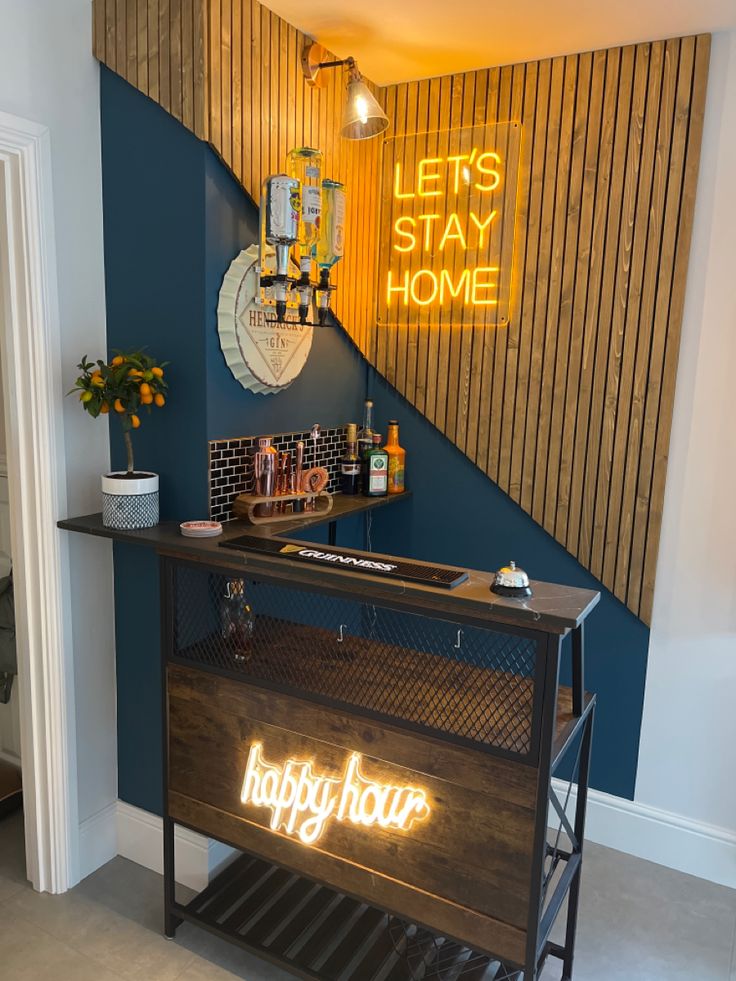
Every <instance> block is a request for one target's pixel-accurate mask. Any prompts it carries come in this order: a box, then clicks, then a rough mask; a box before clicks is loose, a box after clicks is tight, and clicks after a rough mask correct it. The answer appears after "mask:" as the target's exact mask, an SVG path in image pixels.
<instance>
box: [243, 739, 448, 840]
mask: <svg viewBox="0 0 736 981" xmlns="http://www.w3.org/2000/svg"><path fill="white" fill-rule="evenodd" d="M240 800H241V802H242V803H243V804H253V805H255V806H256V807H266V808H269V809H270V811H271V818H270V822H269V826H270V828H271V830H272V831H281V832H283V833H285V834H287V835H293V836H295V837H297V838H299V840H300V841H302V842H303V843H304V844H305V845H313V844H314V843H315V842H316V841H318V840H319V839H320V838H321V836H322V834H323V833H324V831H325V828H326V827H327V825H328V823H329V822H330V821H333V820H334V821H343V822H348V823H351V824H355V825H359V826H362V827H364V828H371V827H380V828H385V829H395V830H397V831H409V830H411V828H412V826H413V825H414V824H415V823H416V822H418V821H423V820H425V819H426V818H428V817H429V814H430V807H429V804H428V803H427V796H426V793H425V792H424V791H423V790H420V789H418V788H416V787H410V786H401V785H399V786H394V785H391V784H385V783H380V782H377V781H375V780H372V779H370V778H369V777H367V776H366V775H365V773H364V772H363V769H362V756H361V754H360V753H351V754H350V756H349V757H348V759H347V762H346V764H345V768H344V770H343V772H342V774H341V775H340V776H338V777H328V776H326V775H324V774H321V773H319V772H316V771H315V769H314V767H313V764H312V763H311V762H306V761H299V760H295V759H287V760H285V761H284V763H283V764H282V765H280V766H279V765H277V764H274V763H267V762H266V760H265V759H264V758H263V746H262V744H261V743H253V744H252V745H251V747H250V751H249V753H248V762H247V765H246V769H245V777H244V779H243V787H242V791H241V795H240Z"/></svg>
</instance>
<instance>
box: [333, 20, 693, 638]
mask: <svg viewBox="0 0 736 981" xmlns="http://www.w3.org/2000/svg"><path fill="white" fill-rule="evenodd" d="M709 46H710V39H709V37H708V36H699V37H697V38H696V37H690V38H683V39H675V40H671V41H667V42H654V43H647V44H640V45H632V46H628V47H625V48H614V49H611V50H609V51H599V52H595V53H592V54H591V53H588V54H581V55H571V56H568V57H564V58H555V59H552V60H551V61H543V62H538V63H532V64H528V65H524V66H514V67H513V68H510V69H509V68H505V69H500V70H499V69H493V70H490V71H480V72H471V73H467V74H466V75H457V76H452V77H450V78H447V79H439V80H431V81H430V86H431V84H432V82H435V83H438V84H439V92H440V97H439V109H437V108H435V109H434V113H433V115H434V118H433V119H432V118H430V120H429V125H425V126H424V129H425V130H426V129H428V130H432V129H437V128H440V127H446V126H448V125H449V126H451V127H453V126H459V125H465V124H468V123H470V122H475V123H482V122H487V123H493V122H505V121H513V120H520V121H521V123H522V128H523V139H522V152H521V163H520V172H519V198H518V200H517V226H516V238H515V275H516V280H515V289H514V298H513V309H512V315H511V322H510V324H509V326H508V327H507V328H489V327H488V326H484V327H483V326H481V327H478V326H477V325H473V324H467V323H466V324H464V325H463V327H462V329H461V330H459V331H458V330H444V331H443V330H442V327H441V321H440V328H439V331H438V337H437V340H436V341H433V340H432V328H431V327H430V328H429V339H430V340H429V348H428V351H429V354H428V363H427V372H428V379H429V378H432V379H434V378H436V383H434V382H433V381H429V382H428V384H427V385H426V386H425V387H424V388H423V389H422V388H421V386H419V385H416V384H413V381H414V379H413V378H412V375H411V374H410V373H408V372H406V371H402V370H401V366H402V365H404V364H405V363H406V359H407V358H408V359H409V360H410V359H411V357H412V356H413V353H414V352H415V350H416V352H417V353H418V352H419V351H421V350H422V343H421V337H422V329H423V328H422V322H421V320H420V321H419V337H420V344H419V346H417V344H416V341H415V339H414V334H413V332H412V330H409V329H404V330H401V329H400V330H399V331H398V332H396V331H395V329H394V332H393V333H392V329H391V328H386V329H385V331H384V330H382V331H381V332H380V333H379V335H378V337H377V339H376V343H377V357H376V361H375V363H376V365H377V367H378V369H379V370H380V371H382V372H383V373H384V374H386V376H387V377H388V378H389V380H391V381H392V382H393V383H394V384H395V385H396V387H397V388H398V389H399V391H400V392H401V393H402V394H403V395H405V396H406V398H407V399H409V400H410V401H411V402H412V403H413V404H414V405H416V407H417V408H419V409H420V410H421V411H422V412H424V414H425V415H426V416H427V418H428V419H430V420H431V421H432V422H433V423H434V424H435V425H436V426H437V427H438V428H439V429H440V430H441V431H442V432H444V433H445V435H446V436H447V437H448V438H449V439H451V440H452V441H453V442H455V443H456V445H457V446H458V447H459V448H460V449H461V450H463V451H464V452H465V453H466V454H467V455H468V456H469V457H470V459H471V460H473V461H474V462H475V463H476V464H477V465H478V466H479V467H480V468H481V469H482V470H484V471H485V473H487V474H488V476H489V477H490V478H491V479H493V480H494V481H496V482H497V483H498V484H499V486H500V487H501V488H502V489H503V490H505V491H506V492H507V493H508V494H509V495H510V496H511V497H512V498H513V499H514V500H515V501H517V502H518V503H519V504H520V505H521V506H522V507H523V508H524V509H525V510H526V511H527V512H528V513H529V514H531V516H532V517H533V518H534V519H535V520H536V521H537V522H538V523H539V524H540V525H541V526H542V527H544V528H545V529H546V530H547V531H548V532H549V533H550V534H552V535H554V536H555V538H556V539H557V540H558V541H559V542H560V543H561V544H563V545H564V546H565V547H566V548H567V549H568V550H569V551H570V552H571V553H572V554H573V555H575V556H576V557H577V558H578V559H579V561H580V562H581V563H582V564H583V565H584V566H585V567H586V568H588V569H590V571H591V572H592V573H593V574H594V575H595V576H596V577H597V578H599V579H600V580H601V582H603V584H604V585H605V586H607V587H608V589H610V590H611V591H612V592H613V593H614V594H615V595H616V596H617V597H618V598H619V599H620V600H621V601H622V602H624V603H626V604H627V605H628V606H629V608H630V609H631V610H632V611H633V612H634V613H636V614H637V616H639V617H641V618H642V619H643V620H645V621H647V622H648V621H649V618H650V616H651V609H652V598H653V587H654V574H655V570H656V561H657V549H658V543H659V532H660V525H661V514H662V503H663V498H664V481H665V476H666V462H667V447H668V443H669V432H670V427H671V421H672V406H673V399H674V385H675V376H676V369H677V354H678V347H679V333H680V326H681V319H682V304H683V299H684V284H685V279H686V270H687V260H688V251H689V240H690V230H691V225H692V215H693V210H694V195H695V187H696V180H697V168H698V160H699V152H700V137H701V130H702V120H703V112H704V104H705V88H706V82H707V74H708V53H709ZM443 84H444V86H445V87H444V90H443ZM423 85H426V83H424V82H423V83H409V84H406V83H404V84H402V85H397V86H390V87H388V88H387V89H386V90H384V92H383V100H384V104H385V105H386V106H387V107H390V108H389V111H391V109H393V114H394V131H395V132H396V133H401V132H406V133H411V132H417V131H421V130H422V126H423V119H424V116H423V114H422V111H421V110H420V109H419V107H418V101H417V100H418V98H419V95H420V93H421V87H422V86H423ZM484 88H485V91H486V101H485V115H479V113H478V105H479V98H480V92H481V91H482V90H483V89H484ZM443 91H444V95H445V101H444V103H443V100H442V93H443ZM437 105H438V102H437V101H435V103H434V106H435V107H436V106H437ZM387 146H388V144H387ZM441 152H442V150H441V147H440V148H439V149H438V155H441ZM387 166H388V165H387V162H386V161H384V171H385V170H386V168H387ZM348 330H349V331H350V327H349V325H348ZM383 333H385V334H386V335H387V336H386V337H383V336H382V334H383ZM433 343H434V344H436V351H437V353H436V354H433V353H432V351H433V348H432V344H433ZM366 353H368V352H366ZM392 363H395V364H396V365H398V366H399V370H397V371H396V372H395V373H392V367H391V365H392ZM416 378H417V380H418V378H419V376H416Z"/></svg>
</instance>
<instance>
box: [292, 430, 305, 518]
mask: <svg viewBox="0 0 736 981" xmlns="http://www.w3.org/2000/svg"><path fill="white" fill-rule="evenodd" d="M303 470H304V440H301V439H300V440H299V442H298V443H297V444H296V466H295V468H294V484H295V485H296V487H295V489H296V490H297V491H302V490H304V488H303V487H302V474H303ZM292 510H293V511H294V513H295V514H301V513H302V512H303V511H304V501H303V500H296V501H294V507H293V509H292Z"/></svg>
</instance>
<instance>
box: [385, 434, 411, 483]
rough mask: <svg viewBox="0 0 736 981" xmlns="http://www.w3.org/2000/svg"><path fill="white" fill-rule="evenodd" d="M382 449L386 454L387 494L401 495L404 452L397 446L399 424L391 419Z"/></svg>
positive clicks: (404, 462)
mask: <svg viewBox="0 0 736 981" xmlns="http://www.w3.org/2000/svg"><path fill="white" fill-rule="evenodd" d="M384 449H385V450H386V452H387V453H388V492H389V494H403V492H404V490H405V484H404V474H405V471H406V450H405V449H404V448H403V447H401V446H399V424H398V422H397V421H396V420H395V419H391V421H390V422H389V424H388V438H387V440H386V445H385V447H384Z"/></svg>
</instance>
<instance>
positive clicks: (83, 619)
mask: <svg viewBox="0 0 736 981" xmlns="http://www.w3.org/2000/svg"><path fill="white" fill-rule="evenodd" d="M90 23H91V5H90V3H89V0H0V110H2V111H4V112H8V113H13V114H15V115H17V116H21V117H23V118H25V119H31V120H34V121H35V122H38V123H41V124H43V125H45V126H48V128H49V130H50V133H51V151H52V162H53V185H54V188H53V190H54V211H55V214H54V221H55V228H56V255H57V263H58V283H59V306H60V315H61V343H62V362H63V363H62V365H61V366H60V368H61V371H62V377H63V382H64V390H65V391H66V390H68V389H69V388H70V387H71V383H72V382H73V379H74V377H75V365H76V364H77V362H78V361H79V359H80V357H81V356H82V355H83V354H88V355H89V356H90V357H97V356H99V355H100V354H104V353H105V303H104V278H103V250H102V191H101V165H100V119H99V78H98V72H99V69H98V66H97V64H96V62H95V61H94V59H93V57H92V54H91V26H90ZM29 370H33V366H32V365H31V366H29ZM59 411H60V412H63V413H64V434H65V435H64V442H65V452H66V461H67V468H68V470H67V474H68V477H67V484H68V506H69V509H70V512H71V513H73V514H85V513H89V512H92V511H98V510H99V509H100V491H99V483H100V481H99V475H100V473H101V472H103V471H104V470H106V469H107V467H108V465H109V446H108V438H107V427H106V426H105V425H104V424H103V425H100V424H95V423H94V422H93V421H92V420H90V419H89V418H88V417H87V416H86V415H84V414H83V413H82V412H81V411H80V408H79V405H78V403H77V404H75V403H74V401H73V400H72V399H67V400H66V401H65V403H64V405H63V406H60V407H59ZM60 517H62V516H61V515H60ZM62 534H66V533H62ZM69 549H70V574H69V582H68V584H65V585H66V586H68V593H67V595H68V597H69V605H70V607H71V618H72V630H73V643H74V664H75V697H76V718H77V760H78V763H77V765H78V776H79V819H80V823H83V822H84V821H85V820H86V819H88V818H91V817H93V816H94V815H96V814H99V813H100V812H101V811H102V810H103V809H104V808H106V807H109V805H110V804H111V803H112V802H113V801H115V800H116V799H117V754H116V738H115V670H114V636H113V599H112V558H111V548H110V546H109V544H108V543H105V542H101V541H96V540H94V539H90V538H86V537H83V536H80V535H71V536H69ZM81 864H82V866H83V867H85V870H86V869H88V863H85V859H84V856H81Z"/></svg>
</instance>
